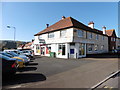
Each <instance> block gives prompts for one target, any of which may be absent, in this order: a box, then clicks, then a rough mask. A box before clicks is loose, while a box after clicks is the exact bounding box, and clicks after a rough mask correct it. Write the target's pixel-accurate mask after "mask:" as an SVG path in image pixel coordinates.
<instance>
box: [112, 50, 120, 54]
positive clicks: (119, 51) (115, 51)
mask: <svg viewBox="0 0 120 90" xmlns="http://www.w3.org/2000/svg"><path fill="white" fill-rule="evenodd" d="M111 53H119V54H120V49H114V50H112V51H111Z"/></svg>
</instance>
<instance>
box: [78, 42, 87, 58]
mask: <svg viewBox="0 0 120 90" xmlns="http://www.w3.org/2000/svg"><path fill="white" fill-rule="evenodd" d="M85 55H86V52H85V44H84V43H80V44H79V56H85Z"/></svg>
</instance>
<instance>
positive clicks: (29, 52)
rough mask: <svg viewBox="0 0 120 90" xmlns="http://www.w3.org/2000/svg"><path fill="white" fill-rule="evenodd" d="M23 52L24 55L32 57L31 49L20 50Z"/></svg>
mask: <svg viewBox="0 0 120 90" xmlns="http://www.w3.org/2000/svg"><path fill="white" fill-rule="evenodd" d="M22 52H23V54H25V55H26V56H28V57H30V58H33V56H34V54H33V51H32V50H22Z"/></svg>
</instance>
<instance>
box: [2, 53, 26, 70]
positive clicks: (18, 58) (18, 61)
mask: <svg viewBox="0 0 120 90" xmlns="http://www.w3.org/2000/svg"><path fill="white" fill-rule="evenodd" d="M0 54H2V55H5V56H8V57H10V58H16V60H17V64H18V68H23V67H25V65H24V59H22V58H20V57H14V56H13V55H10V54H8V53H5V52H0Z"/></svg>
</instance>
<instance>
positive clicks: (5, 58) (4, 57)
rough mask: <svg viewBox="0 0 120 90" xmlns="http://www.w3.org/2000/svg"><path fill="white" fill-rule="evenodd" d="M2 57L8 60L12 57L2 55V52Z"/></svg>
mask: <svg viewBox="0 0 120 90" xmlns="http://www.w3.org/2000/svg"><path fill="white" fill-rule="evenodd" d="M0 58H3V59H6V60H10V57H7V56H5V55H2V54H0Z"/></svg>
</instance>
